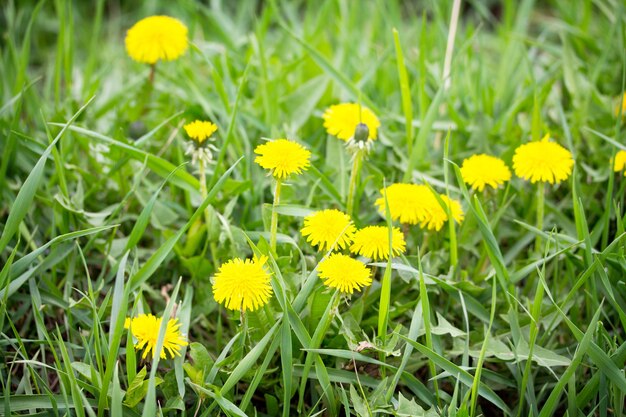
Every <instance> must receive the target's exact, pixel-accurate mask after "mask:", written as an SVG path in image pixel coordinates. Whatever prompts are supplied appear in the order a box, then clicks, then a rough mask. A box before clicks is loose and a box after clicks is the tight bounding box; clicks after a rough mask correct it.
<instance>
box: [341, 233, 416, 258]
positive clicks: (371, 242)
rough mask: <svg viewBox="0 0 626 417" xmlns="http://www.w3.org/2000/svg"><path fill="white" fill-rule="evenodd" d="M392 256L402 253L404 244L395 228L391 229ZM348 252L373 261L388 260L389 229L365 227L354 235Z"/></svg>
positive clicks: (404, 248) (400, 234) (402, 236)
mask: <svg viewBox="0 0 626 417" xmlns="http://www.w3.org/2000/svg"><path fill="white" fill-rule="evenodd" d="M391 243H392V252H393V254H392V256H396V255H399V254H401V253H404V251H405V250H406V242H405V241H404V235H403V234H402V232H401V231H400V229H398V228H397V227H394V228H393V229H392V236H391ZM350 252H352V253H354V254H355V255H362V256H365V257H367V258H371V259H374V260H381V259H389V229H388V228H387V226H367V227H364V228H363V229H361V230H359V231H357V232H356V233H355V234H354V241H353V243H352V246H350Z"/></svg>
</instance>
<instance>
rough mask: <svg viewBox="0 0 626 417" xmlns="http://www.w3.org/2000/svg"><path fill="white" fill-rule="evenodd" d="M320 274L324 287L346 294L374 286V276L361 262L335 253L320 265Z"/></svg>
mask: <svg viewBox="0 0 626 417" xmlns="http://www.w3.org/2000/svg"><path fill="white" fill-rule="evenodd" d="M317 270H318V273H319V276H320V278H321V279H322V280H323V281H324V285H326V286H327V287H330V288H336V289H338V290H339V291H341V292H342V293H344V294H352V293H353V292H354V290H357V291H360V290H361V288H363V287H367V286H369V285H372V274H371V272H370V270H369V268H368V267H367V266H365V264H364V263H363V262H361V261H358V260H356V259H353V258H351V257H349V256H347V255H342V254H340V253H333V254H331V255H330V256H329V257H328V258H326V259H324V260H323V261H322V262H320V264H319V265H318V268H317Z"/></svg>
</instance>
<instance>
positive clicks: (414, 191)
mask: <svg viewBox="0 0 626 417" xmlns="http://www.w3.org/2000/svg"><path fill="white" fill-rule="evenodd" d="M380 193H381V194H382V197H380V198H379V199H377V200H376V202H375V204H376V206H377V207H378V211H379V212H380V213H381V214H382V215H383V217H385V211H386V210H385V194H387V204H389V213H390V214H391V218H392V219H393V220H399V221H400V223H406V224H419V223H421V222H423V221H424V220H426V218H427V217H428V215H429V214H428V211H429V210H430V206H431V205H432V200H434V198H433V196H432V193H431V191H430V190H429V189H428V187H426V186H425V185H417V184H391V185H389V186H388V187H387V188H383V189H382V190H380ZM435 202H436V200H435ZM425 203H429V204H425Z"/></svg>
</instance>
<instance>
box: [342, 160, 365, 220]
mask: <svg viewBox="0 0 626 417" xmlns="http://www.w3.org/2000/svg"><path fill="white" fill-rule="evenodd" d="M363 153H364V152H363V151H360V150H359V151H357V152H356V153H355V154H354V160H353V161H352V172H351V173H350V185H349V188H348V201H346V212H347V214H348V216H352V212H353V210H354V195H355V194H356V184H357V182H358V181H359V174H360V171H361V166H362V162H363Z"/></svg>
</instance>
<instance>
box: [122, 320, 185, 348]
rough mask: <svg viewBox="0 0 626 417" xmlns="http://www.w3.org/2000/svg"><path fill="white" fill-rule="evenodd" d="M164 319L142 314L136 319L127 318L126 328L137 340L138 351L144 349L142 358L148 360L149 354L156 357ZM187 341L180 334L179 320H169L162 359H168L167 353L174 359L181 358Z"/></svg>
mask: <svg viewBox="0 0 626 417" xmlns="http://www.w3.org/2000/svg"><path fill="white" fill-rule="evenodd" d="M162 321H163V318H162V317H158V318H157V317H155V316H153V315H152V314H140V315H139V316H137V317H135V318H127V319H126V321H125V322H124V327H125V328H126V329H130V332H131V333H132V335H133V336H134V337H135V339H137V345H136V346H137V349H144V351H143V355H142V356H141V357H142V358H144V359H145V358H146V356H148V354H149V353H151V355H152V356H154V355H156V345H157V341H158V340H159V330H160V328H161V322H162ZM187 344H188V343H187V339H186V338H185V337H184V336H183V335H182V333H181V332H180V322H179V321H178V319H177V318H173V319H169V320H168V321H167V327H166V328H165V336H164V337H163V349H162V350H161V352H160V356H161V359H165V358H166V354H165V352H166V351H167V352H168V353H169V354H170V356H171V357H172V358H174V357H175V356H180V350H181V349H182V347H183V346H187Z"/></svg>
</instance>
